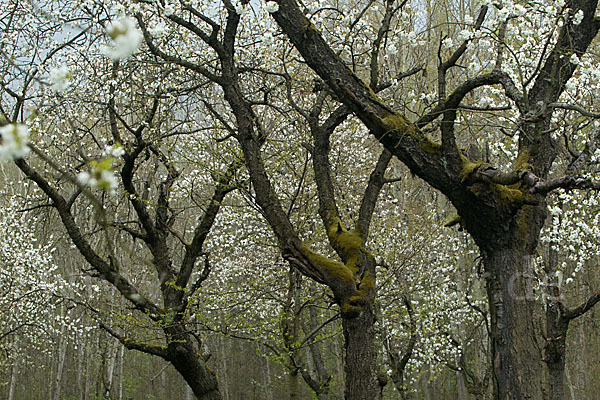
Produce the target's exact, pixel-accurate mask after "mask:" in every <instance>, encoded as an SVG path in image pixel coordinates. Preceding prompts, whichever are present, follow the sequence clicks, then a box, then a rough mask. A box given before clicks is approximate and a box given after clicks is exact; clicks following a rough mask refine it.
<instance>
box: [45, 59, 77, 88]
mask: <svg viewBox="0 0 600 400" xmlns="http://www.w3.org/2000/svg"><path fill="white" fill-rule="evenodd" d="M71 79H73V75H71V71H69V69H68V68H67V67H66V66H65V65H62V66H61V67H59V68H54V69H52V70H50V82H51V83H52V90H54V91H55V92H62V91H64V90H65V89H67V88H68V87H69V86H70V85H71Z"/></svg>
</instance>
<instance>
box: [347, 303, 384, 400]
mask: <svg viewBox="0 0 600 400" xmlns="http://www.w3.org/2000/svg"><path fill="white" fill-rule="evenodd" d="M374 322H375V318H374V315H373V311H372V307H371V306H369V307H365V309H364V310H363V311H362V312H361V313H360V315H359V316H358V317H356V318H352V319H347V318H344V319H343V320H342V327H343V331H344V339H345V346H344V347H345V350H346V363H345V366H344V371H345V373H346V377H345V382H346V385H345V388H346V389H345V399H346V400H368V399H375V398H376V396H377V393H378V392H379V387H378V385H377V379H376V376H377V371H376V368H375V367H376V362H375V361H376V356H377V354H376V351H375V330H374V329H373V323H374Z"/></svg>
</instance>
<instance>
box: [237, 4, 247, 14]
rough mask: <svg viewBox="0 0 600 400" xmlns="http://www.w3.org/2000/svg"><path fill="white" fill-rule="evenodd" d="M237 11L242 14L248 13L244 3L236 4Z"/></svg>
mask: <svg viewBox="0 0 600 400" xmlns="http://www.w3.org/2000/svg"><path fill="white" fill-rule="evenodd" d="M235 12H236V14H237V15H240V16H242V15H244V14H245V13H246V8H245V7H244V5H243V4H239V3H238V4H236V5H235Z"/></svg>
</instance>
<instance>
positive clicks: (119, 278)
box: [2, 3, 239, 399]
mask: <svg viewBox="0 0 600 400" xmlns="http://www.w3.org/2000/svg"><path fill="white" fill-rule="evenodd" d="M30 6H31V5H30V4H24V5H22V6H21V5H19V4H18V3H16V4H14V5H13V7H12V8H11V9H10V10H7V11H6V12H7V13H9V17H10V16H12V17H14V18H17V17H18V15H21V14H23V13H26V12H27V8H28V7H30ZM56 6H57V7H58V12H57V14H58V15H59V17H58V18H59V24H56V25H54V24H52V21H51V19H52V18H53V17H49V16H48V15H46V14H45V13H44V11H42V12H35V10H34V12H33V14H32V15H33V19H34V22H37V23H38V24H37V27H40V28H41V27H43V26H48V29H47V30H46V31H44V35H41V36H39V37H38V39H36V40H40V41H47V42H49V43H50V44H51V45H50V46H48V47H47V48H49V49H50V50H49V53H45V52H44V53H43V54H40V53H39V52H37V50H39V48H37V47H36V44H35V43H32V44H28V46H32V48H33V52H28V50H29V48H28V47H24V48H18V47H14V48H11V51H12V52H13V54H12V58H11V57H9V54H10V52H9V51H5V53H4V54H3V56H4V57H5V58H3V68H4V72H5V76H6V77H9V76H12V77H13V78H15V79H14V80H13V81H12V82H13V83H12V84H11V85H10V86H11V87H9V86H8V85H7V84H4V83H3V89H4V90H3V92H2V96H3V102H2V114H3V118H4V121H3V122H2V125H3V128H2V130H3V131H2V132H3V146H2V150H3V151H5V153H6V154H7V155H8V157H10V158H14V159H15V160H14V162H15V164H16V165H17V167H18V168H19V169H20V170H21V171H22V173H23V174H24V176H25V177H27V178H28V179H30V180H31V181H33V182H35V184H36V185H37V186H38V187H39V189H41V191H42V193H43V194H44V199H43V200H45V201H46V202H47V205H49V206H50V207H52V208H53V209H54V210H55V211H56V212H57V214H58V216H59V218H60V221H61V222H62V225H63V227H64V230H65V231H66V233H67V235H68V236H69V237H70V239H71V240H72V242H73V244H74V245H75V246H76V247H77V249H78V251H79V252H80V254H81V255H82V256H83V258H84V259H85V260H86V261H87V263H88V267H89V269H88V268H84V271H86V272H88V273H89V274H91V275H92V276H95V277H97V278H100V279H102V280H104V281H106V282H108V283H110V284H111V285H112V286H113V287H114V288H115V289H116V290H117V292H118V293H119V294H120V295H121V296H123V297H124V298H125V299H127V300H128V301H129V302H130V303H131V304H132V305H133V316H134V318H135V319H146V320H147V321H149V322H150V326H153V327H154V328H158V329H159V332H161V334H159V335H158V337H152V336H153V335H150V336H149V337H147V339H137V338H136V337H135V334H133V337H132V335H129V334H127V333H125V332H122V331H120V329H118V328H117V327H116V326H115V325H116V324H115V325H111V324H110V323H109V322H108V321H106V320H102V319H101V321H100V324H101V326H102V327H103V328H104V329H105V330H106V331H107V332H109V333H110V334H111V335H112V336H114V337H115V338H117V339H118V340H119V341H120V342H121V343H122V344H123V345H124V346H125V347H126V348H128V349H133V350H139V351H142V352H145V353H147V354H151V355H154V356H158V357H160V358H163V359H165V360H167V361H169V362H171V363H172V364H173V365H174V366H175V368H176V369H177V370H178V371H179V372H180V373H181V375H182V376H183V377H184V378H185V380H186V381H187V382H188V384H189V385H190V387H191V388H192V390H193V391H194V393H195V395H196V396H197V397H198V398H202V399H217V398H220V394H219V391H218V387H217V382H216V377H215V374H214V372H212V371H211V370H210V369H209V368H208V367H207V365H206V362H207V360H208V358H209V356H208V355H206V354H204V353H203V351H202V338H201V337H200V336H198V335H195V332H193V331H191V330H190V329H189V328H188V327H186V324H187V323H188V321H187V319H188V317H189V315H188V314H187V305H188V302H189V298H190V296H192V295H193V294H194V292H195V291H197V289H198V288H199V287H200V286H201V284H202V282H203V281H204V280H205V279H206V277H207V275H208V274H209V272H210V262H209V260H208V255H207V254H205V253H204V252H203V245H204V241H205V239H206V237H207V235H208V233H209V231H210V228H211V226H212V223H213V221H214V219H215V216H216V214H217V213H218V211H219V208H220V206H221V202H222V201H223V199H224V197H225V196H226V195H227V194H228V193H229V192H231V191H232V190H233V189H234V187H235V175H236V171H237V169H238V168H239V167H238V165H239V163H237V162H235V161H234V162H231V161H229V162H227V163H226V164H223V163H220V162H219V160H218V157H216V159H213V160H211V161H212V162H213V166H214V168H212V172H213V174H212V176H211V175H210V174H208V176H202V177H201V179H198V180H196V182H195V183H197V184H198V183H200V182H201V183H200V185H201V186H204V185H206V186H204V188H205V189H202V190H200V191H195V193H193V195H194V196H196V199H198V198H199V196H201V198H202V200H199V206H198V208H197V209H196V210H194V211H190V214H188V213H187V212H186V210H184V209H181V210H178V209H177V207H178V206H176V205H175V201H172V200H171V192H172V190H173V187H174V185H175V184H176V182H177V180H178V179H179V178H180V177H181V175H182V171H181V169H185V168H186V165H185V164H177V160H172V159H170V156H171V154H166V153H165V149H166V148H168V147H171V146H175V143H176V142H177V141H176V139H177V137H178V136H179V137H183V136H185V135H186V133H189V129H188V128H187V126H189V125H186V124H188V121H186V118H187V117H186V116H185V115H184V116H183V117H182V118H181V119H179V122H177V118H175V119H169V120H168V121H167V122H165V119H164V117H166V116H167V115H168V114H170V115H174V114H175V113H176V112H177V111H179V110H177V111H175V110H174V111H173V112H172V113H171V112H170V111H168V106H167V103H166V102H165V98H168V97H167V96H165V93H166V89H164V88H163V87H158V88H156V90H150V91H146V90H142V91H141V92H140V96H138V97H136V96H133V97H129V96H126V95H125V93H127V92H128V91H134V90H137V89H138V88H140V87H144V85H145V83H144V78H142V76H143V74H140V75H137V76H138V78H141V80H137V79H130V80H127V79H124V76H123V75H122V74H123V73H128V72H125V71H124V70H123V69H122V67H121V65H123V64H120V63H119V61H114V62H107V60H106V59H105V58H97V59H95V60H93V61H92V62H90V63H89V64H85V63H77V62H72V64H71V68H72V69H71V70H70V71H69V72H68V73H67V72H65V71H64V70H61V69H60V68H57V69H54V70H52V73H51V74H50V75H51V77H50V78H51V79H52V80H54V81H55V82H54V85H53V87H52V88H48V87H45V86H44V85H43V84H44V82H43V81H42V78H40V77H39V75H41V74H42V73H44V72H46V71H48V70H49V69H50V68H49V65H52V63H56V58H55V59H53V58H52V56H53V55H54V56H55V57H56V54H57V53H61V52H62V51H64V49H66V48H69V47H71V46H75V44H77V45H80V46H82V47H83V48H84V49H85V50H86V51H90V52H94V51H99V49H98V47H93V45H90V42H87V41H86V38H87V36H86V33H87V30H83V31H81V32H80V33H79V34H77V35H75V36H74V37H69V36H70V35H67V36H68V37H66V38H62V39H61V43H58V44H54V43H52V41H53V35H54V34H55V33H56V32H57V30H60V29H62V25H61V24H60V23H64V21H65V20H66V19H69V18H71V17H73V16H77V17H79V18H81V20H83V21H87V22H89V24H90V25H89V27H88V28H87V29H88V30H93V29H94V27H97V25H95V24H94V22H93V18H94V16H98V15H101V14H102V12H103V10H102V9H94V10H90V9H89V8H87V9H86V10H83V11H82V12H80V11H79V10H78V9H77V8H71V7H70V6H69V5H68V4H62V3H61V4H57V5H56ZM17 19H18V18H17ZM126 22H127V21H125V22H123V23H124V24H125V28H129V27H130V26H129V25H127V24H126ZM57 27H58V28H57ZM121 28H122V27H121ZM125 28H123V29H125ZM6 29H10V30H13V29H14V30H15V31H18V32H19V34H21V35H24V36H26V35H33V36H37V33H33V32H32V31H30V30H28V29H26V28H24V27H21V28H19V26H18V24H17V23H15V24H8V25H7V26H6ZM19 29H21V30H19ZM100 29H101V31H100V32H103V29H102V27H100ZM113 29H117V28H114V27H113ZM38 33H39V32H38ZM92 42H93V39H92ZM97 55H98V54H97ZM63 56H64V57H65V58H67V59H70V60H78V59H79V57H81V56H82V53H80V52H66V53H65V54H64V55H63ZM124 64H126V63H124ZM61 68H62V67H61ZM86 68H94V69H95V70H96V71H99V72H100V71H101V75H100V76H99V77H98V78H99V79H96V77H94V76H92V75H85V74H84V73H83V72H82V71H85V70H86ZM160 70H161V68H160V66H159V69H158V70H155V71H154V72H149V71H146V72H148V73H151V74H153V73H157V74H159V75H162V76H164V77H165V78H166V77H167V76H169V74H170V72H169V71H168V70H162V72H161V71H160ZM73 74H74V75H73ZM73 76H77V77H78V78H75V79H81V80H80V81H76V80H75V79H74V78H73ZM111 80H112V81H111ZM65 81H66V83H65ZM109 81H111V82H109ZM165 83H166V82H165ZM76 84H85V85H86V87H87V89H88V90H90V91H89V92H88V93H86V92H85V91H83V92H81V93H77V92H76V91H72V92H65V93H64V94H57V93H56V91H57V90H59V91H60V90H64V89H65V88H66V87H68V86H70V85H76ZM140 85H141V86H140ZM167 85H168V83H167ZM92 88H94V89H96V90H97V91H96V92H93V91H92V90H91V89H92ZM102 88H108V90H107V92H102V93H104V94H105V95H106V97H104V100H103V101H100V103H101V106H100V107H97V103H96V102H97V101H98V100H99V99H98V98H97V97H96V96H95V95H92V96H90V97H87V95H88V94H91V93H100V91H101V89H102ZM171 94H174V92H171ZM171 99H173V98H172V97H171ZM70 101H73V102H72V103H70ZM69 103H70V107H67V106H66V104H69ZM175 104H176V103H175V102H173V103H171V106H173V107H175V108H176V105H175ZM57 105H61V107H57ZM28 107H32V108H33V107H35V109H36V111H37V112H39V113H44V114H46V117H47V118H44V119H41V118H39V115H40V114H38V113H28V112H26V111H25V110H26V108H28ZM162 107H167V108H165V109H164V110H165V111H163V109H162ZM180 115H181V114H180ZM67 121H68V122H67ZM26 124H29V127H27V125H26ZM178 130H179V131H178ZM27 131H29V133H30V134H31V135H32V137H31V139H34V138H35V140H36V142H37V143H39V144H42V145H43V144H44V142H46V141H50V140H52V141H54V142H55V146H53V147H49V148H47V149H44V150H42V149H40V148H38V147H37V146H35V145H34V144H29V147H27ZM62 132H69V133H70V134H71V136H68V137H65V136H62ZM13 136H14V138H15V140H13V141H12V142H10V141H9V139H12V138H13ZM170 138H171V139H170ZM173 138H174V139H173ZM38 139H39V140H38ZM13 142H14V144H11V143H13ZM184 142H185V140H184V139H182V140H180V141H179V142H178V143H182V145H183V146H185V143H184ZM77 143H79V144H80V145H82V146H81V148H83V151H81V150H71V149H73V148H74V147H77V146H78V144H77ZM168 143H169V144H168ZM9 144H10V146H9ZM196 144H198V143H196ZM61 147H62V149H63V150H64V149H69V150H67V151H63V152H62V153H61ZM21 149H23V150H22V151H21ZM30 150H31V152H32V153H34V154H36V155H37V156H38V159H39V160H40V161H41V162H40V163H38V162H37V160H35V159H34V160H32V161H29V160H26V159H24V158H23V157H24V156H25V155H26V154H27V153H28V152H29V151H30ZM45 150H47V152H46V151H45ZM57 150H58V151H57ZM3 155H4V153H3ZM5 158H6V157H5ZM209 162H210V161H209ZM46 167H49V168H46ZM113 168H119V172H118V176H119V177H120V181H121V184H122V186H120V189H119V194H117V193H116V189H117V188H118V187H119V186H118V184H117V180H116V177H115V176H114V175H113V172H112V169H113ZM112 196H116V197H117V199H115V200H114V201H113V199H114V197H112ZM88 207H91V209H93V210H94V212H93V213H92V215H90V214H87V215H86V212H87V210H88ZM188 210H189V209H188ZM190 215H191V218H193V220H194V221H196V222H195V224H194V226H193V228H192V230H191V231H190V230H189V229H188V227H187V223H186V222H181V223H179V224H177V222H178V221H177V219H178V217H179V218H182V221H187V219H188V218H190ZM186 229H187V230H186ZM179 230H181V231H179ZM136 253H137V254H136ZM202 260H204V261H202ZM129 263H131V264H132V266H135V267H136V268H138V269H139V270H142V271H148V270H153V272H154V279H155V281H154V283H153V284H151V285H140V284H139V283H138V284H134V283H133V282H134V279H132V278H133V277H132V275H131V271H132V270H131V269H130V268H128V265H127V264H129ZM144 292H145V293H144ZM134 326H135V324H134ZM121 328H123V330H126V331H132V330H133V331H134V332H135V329H132V328H131V327H127V326H123V325H121ZM152 331H153V329H152V330H150V331H149V332H152ZM149 332H146V334H145V335H144V336H148V333H149ZM139 333H140V332H138V334H139ZM141 333H142V334H143V330H142V332H141ZM153 341H156V342H153Z"/></svg>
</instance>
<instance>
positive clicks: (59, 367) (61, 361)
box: [52, 325, 67, 400]
mask: <svg viewBox="0 0 600 400" xmlns="http://www.w3.org/2000/svg"><path fill="white" fill-rule="evenodd" d="M57 350H58V358H57V360H56V378H55V379H54V394H53V397H52V399H53V400H59V399H60V389H61V381H62V374H63V370H64V366H65V358H66V357H65V356H66V353H67V338H66V336H65V326H64V325H62V326H61V328H60V336H59V338H58V349H57Z"/></svg>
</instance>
